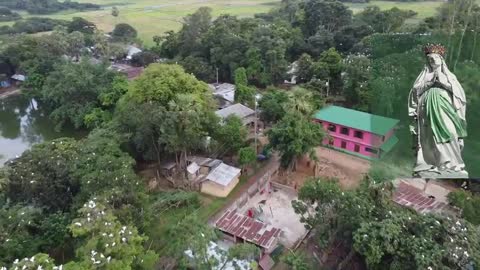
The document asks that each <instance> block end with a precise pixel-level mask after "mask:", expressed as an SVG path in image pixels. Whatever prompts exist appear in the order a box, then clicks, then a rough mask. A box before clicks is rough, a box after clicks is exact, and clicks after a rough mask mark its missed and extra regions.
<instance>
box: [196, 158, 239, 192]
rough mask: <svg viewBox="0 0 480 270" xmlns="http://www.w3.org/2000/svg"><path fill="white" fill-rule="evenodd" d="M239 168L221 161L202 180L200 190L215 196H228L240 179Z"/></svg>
mask: <svg viewBox="0 0 480 270" xmlns="http://www.w3.org/2000/svg"><path fill="white" fill-rule="evenodd" d="M240 172H241V170H240V169H239V168H235V167H232V166H229V165H227V164H225V163H221V164H220V165H218V166H216V167H215V168H214V169H213V170H212V171H211V172H210V173H209V174H208V175H207V177H206V178H205V180H204V181H203V182H202V187H201V189H200V191H201V192H202V193H205V194H209V195H212V196H215V197H227V196H228V194H230V192H231V191H232V190H233V189H234V188H235V186H236V185H237V184H238V182H239V181H240Z"/></svg>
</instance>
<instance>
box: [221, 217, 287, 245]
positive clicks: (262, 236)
mask: <svg viewBox="0 0 480 270" xmlns="http://www.w3.org/2000/svg"><path fill="white" fill-rule="evenodd" d="M215 226H216V227H217V228H218V229H219V230H221V231H223V232H226V233H229V234H232V235H234V236H236V237H239V238H242V239H244V240H245V241H247V242H250V243H253V244H256V245H258V246H260V247H262V248H265V249H270V248H271V247H272V246H273V245H274V244H275V243H276V241H275V240H276V239H277V238H278V237H279V236H280V233H281V231H282V230H281V229H279V228H275V227H273V226H271V225H267V224H265V223H263V222H261V221H259V220H256V219H254V218H251V217H248V216H246V215H243V214H240V213H237V212H236V211H230V210H228V211H226V212H225V213H224V214H223V215H222V217H221V218H220V219H219V220H218V221H217V222H216V223H215Z"/></svg>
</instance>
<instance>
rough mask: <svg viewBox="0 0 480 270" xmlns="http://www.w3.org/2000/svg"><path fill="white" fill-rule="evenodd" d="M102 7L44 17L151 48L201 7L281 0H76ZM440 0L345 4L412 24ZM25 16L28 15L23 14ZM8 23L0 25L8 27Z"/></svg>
mask: <svg viewBox="0 0 480 270" xmlns="http://www.w3.org/2000/svg"><path fill="white" fill-rule="evenodd" d="M77 1H78V2H89V3H95V4H99V5H102V6H103V8H102V10H97V11H86V12H76V11H70V12H61V13H56V14H52V15H45V16H46V17H50V18H54V19H67V20H69V19H71V18H72V17H83V18H85V19H87V20H90V21H92V22H94V23H95V24H96V25H97V26H98V27H99V28H100V29H102V30H104V31H111V30H112V29H113V27H114V26H115V24H117V23H128V24H131V25H132V26H134V27H135V28H136V29H137V30H138V32H139V37H140V38H141V39H142V40H143V42H144V44H145V45H152V44H153V41H152V37H153V36H155V35H160V34H162V33H165V32H166V31H168V30H178V29H179V28H180V27H181V24H182V18H183V17H184V16H186V15H188V14H191V13H193V12H194V11H195V10H196V9H198V8H199V7H202V6H208V7H211V8H212V10H213V15H214V16H218V15H220V14H231V15H236V16H239V17H248V16H253V14H255V13H261V12H267V11H269V10H270V9H271V8H273V7H275V6H276V5H277V4H278V3H279V2H280V0H77ZM442 3H443V2H442V1H423V2H393V1H371V2H370V3H368V4H353V3H348V4H347V5H348V6H349V7H350V8H351V9H352V10H353V12H354V13H357V12H360V11H361V10H363V9H364V8H365V7H367V6H369V5H377V6H379V7H380V8H381V9H390V8H392V7H398V8H401V9H411V10H414V11H416V12H417V13H418V16H417V18H415V19H413V20H412V22H415V21H418V20H420V19H424V18H426V17H429V16H432V15H434V14H435V12H436V9H437V8H438V7H439V6H440V5H441V4H442ZM112 6H116V7H117V8H118V9H119V10H120V15H119V16H118V17H113V16H112V15H111V7H112ZM22 15H23V16H24V17H28V16H30V15H28V14H25V13H23V14H22ZM9 24H12V23H11V22H7V23H0V26H1V25H9Z"/></svg>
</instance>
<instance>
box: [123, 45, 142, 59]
mask: <svg viewBox="0 0 480 270" xmlns="http://www.w3.org/2000/svg"><path fill="white" fill-rule="evenodd" d="M141 52H142V50H141V49H139V48H137V47H135V46H133V45H129V46H128V47H127V56H126V57H125V58H126V59H127V60H132V58H133V56H134V55H135V54H138V53H141Z"/></svg>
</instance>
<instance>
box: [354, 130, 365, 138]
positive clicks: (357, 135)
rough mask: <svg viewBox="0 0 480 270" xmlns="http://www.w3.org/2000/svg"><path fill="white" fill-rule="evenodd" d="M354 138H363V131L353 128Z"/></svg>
mask: <svg viewBox="0 0 480 270" xmlns="http://www.w3.org/2000/svg"><path fill="white" fill-rule="evenodd" d="M353 136H354V137H355V138H359V139H363V132H361V131H358V130H355V133H354V134H353Z"/></svg>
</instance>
